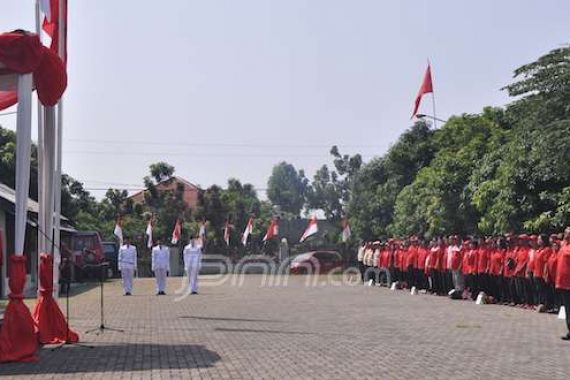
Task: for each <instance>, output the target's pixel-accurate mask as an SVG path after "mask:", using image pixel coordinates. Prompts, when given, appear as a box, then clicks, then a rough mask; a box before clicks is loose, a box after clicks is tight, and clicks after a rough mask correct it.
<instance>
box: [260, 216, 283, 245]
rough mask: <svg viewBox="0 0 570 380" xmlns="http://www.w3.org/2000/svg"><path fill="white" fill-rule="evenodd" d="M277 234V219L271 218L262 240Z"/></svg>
mask: <svg viewBox="0 0 570 380" xmlns="http://www.w3.org/2000/svg"><path fill="white" fill-rule="evenodd" d="M277 235H279V221H278V220H277V219H275V218H274V219H271V223H270V224H269V227H268V228H267V232H266V233H265V236H264V237H263V241H267V240H270V239H273V238H274V237H275V236H277Z"/></svg>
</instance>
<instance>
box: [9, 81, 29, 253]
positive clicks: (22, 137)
mask: <svg viewBox="0 0 570 380" xmlns="http://www.w3.org/2000/svg"><path fill="white" fill-rule="evenodd" d="M32 84H33V79H32V74H31V73H30V74H23V75H19V76H18V119H17V121H16V205H15V214H16V217H15V223H14V229H15V239H14V253H15V254H16V255H18V256H22V255H23V254H24V246H25V244H24V243H25V239H26V222H27V219H28V192H29V190H30V156H31V153H32V152H31V148H32Z"/></svg>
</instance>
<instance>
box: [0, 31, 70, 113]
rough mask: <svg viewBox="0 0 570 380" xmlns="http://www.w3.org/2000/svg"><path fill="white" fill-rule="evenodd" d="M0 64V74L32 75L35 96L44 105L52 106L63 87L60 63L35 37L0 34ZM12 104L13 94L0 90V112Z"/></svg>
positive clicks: (65, 81) (18, 33)
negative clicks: (36, 94) (2, 66)
mask: <svg viewBox="0 0 570 380" xmlns="http://www.w3.org/2000/svg"><path fill="white" fill-rule="evenodd" d="M0 63H2V64H3V65H4V66H6V68H4V69H0V75H2V74H8V73H17V74H26V73H33V74H34V85H35V87H36V89H37V91H38V97H39V99H40V102H41V103H42V104H43V105H45V106H49V107H51V106H54V105H55V104H56V103H57V101H58V100H59V99H60V98H61V96H62V95H63V93H64V91H65V88H66V87H67V73H66V71H65V66H64V64H63V62H62V60H61V59H60V58H59V57H58V56H57V53H56V52H54V51H53V50H50V49H48V48H47V47H45V46H43V45H42V44H41V42H40V40H39V38H38V36H37V35H36V34H32V33H27V32H23V31H15V32H10V33H2V34H0ZM10 90H11V89H10ZM16 101H17V99H16V92H15V91H0V110H2V109H5V108H8V107H9V106H12V105H14V104H15V103H16Z"/></svg>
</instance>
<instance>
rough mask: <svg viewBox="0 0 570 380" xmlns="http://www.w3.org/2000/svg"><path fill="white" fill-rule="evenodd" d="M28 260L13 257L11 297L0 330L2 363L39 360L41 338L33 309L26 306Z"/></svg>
mask: <svg viewBox="0 0 570 380" xmlns="http://www.w3.org/2000/svg"><path fill="white" fill-rule="evenodd" d="M25 284H26V258H25V257H24V256H16V255H13V256H10V280H9V281H8V285H9V286H10V294H9V296H8V297H9V300H10V302H9V303H8V306H7V307H6V311H5V312H4V325H3V326H2V329H1V330H0V362H15V361H34V360H37V357H36V350H37V348H38V338H37V335H36V331H35V326H34V320H33V319H32V315H31V314H30V310H29V309H28V307H27V306H26V305H25V304H24V302H23V299H24V285H25Z"/></svg>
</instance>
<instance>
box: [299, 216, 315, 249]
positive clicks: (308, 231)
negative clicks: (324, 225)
mask: <svg viewBox="0 0 570 380" xmlns="http://www.w3.org/2000/svg"><path fill="white" fill-rule="evenodd" d="M317 232H319V225H318V223H317V217H316V216H315V215H313V216H312V217H311V219H309V224H308V225H307V229H306V230H305V232H304V233H303V236H301V239H300V240H299V242H300V243H302V242H304V241H305V240H307V238H308V237H309V236H312V235H314V234H316V233H317Z"/></svg>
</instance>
